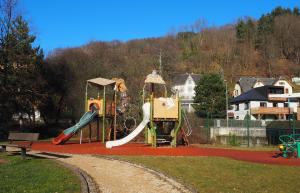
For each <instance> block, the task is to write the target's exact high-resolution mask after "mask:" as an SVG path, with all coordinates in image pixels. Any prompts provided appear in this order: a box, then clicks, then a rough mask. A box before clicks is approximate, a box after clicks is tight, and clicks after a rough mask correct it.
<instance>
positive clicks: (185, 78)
mask: <svg viewBox="0 0 300 193" xmlns="http://www.w3.org/2000/svg"><path fill="white" fill-rule="evenodd" d="M200 78H201V75H200V74H193V73H191V74H189V73H186V74H179V75H177V76H175V77H174V78H173V83H172V85H173V86H172V90H173V91H176V92H178V94H179V97H180V98H181V104H182V106H183V107H184V108H185V109H187V111H188V112H192V111H194V109H193V107H192V104H193V101H194V96H195V90H194V88H195V86H196V85H197V82H198V81H199V80H200Z"/></svg>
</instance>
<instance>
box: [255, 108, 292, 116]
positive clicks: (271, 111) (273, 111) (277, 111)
mask: <svg viewBox="0 0 300 193" xmlns="http://www.w3.org/2000/svg"><path fill="white" fill-rule="evenodd" d="M293 112H294V111H293V108H288V107H256V108H251V114H252V115H286V114H293Z"/></svg>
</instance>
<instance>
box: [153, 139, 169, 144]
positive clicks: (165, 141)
mask: <svg viewBox="0 0 300 193" xmlns="http://www.w3.org/2000/svg"><path fill="white" fill-rule="evenodd" d="M156 143H170V141H168V140H166V139H156Z"/></svg>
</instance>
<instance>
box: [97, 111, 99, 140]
mask: <svg viewBox="0 0 300 193" xmlns="http://www.w3.org/2000/svg"><path fill="white" fill-rule="evenodd" d="M99 130H100V128H99V117H97V141H100V136H99V135H100V131H99Z"/></svg>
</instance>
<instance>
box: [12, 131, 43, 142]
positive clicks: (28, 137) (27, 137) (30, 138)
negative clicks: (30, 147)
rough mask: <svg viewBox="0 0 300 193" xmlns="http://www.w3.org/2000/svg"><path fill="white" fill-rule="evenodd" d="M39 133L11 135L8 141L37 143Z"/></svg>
mask: <svg viewBox="0 0 300 193" xmlns="http://www.w3.org/2000/svg"><path fill="white" fill-rule="evenodd" d="M39 135H40V134H39V133H9V135H8V139H9V140H12V141H37V140H38V138H39Z"/></svg>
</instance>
